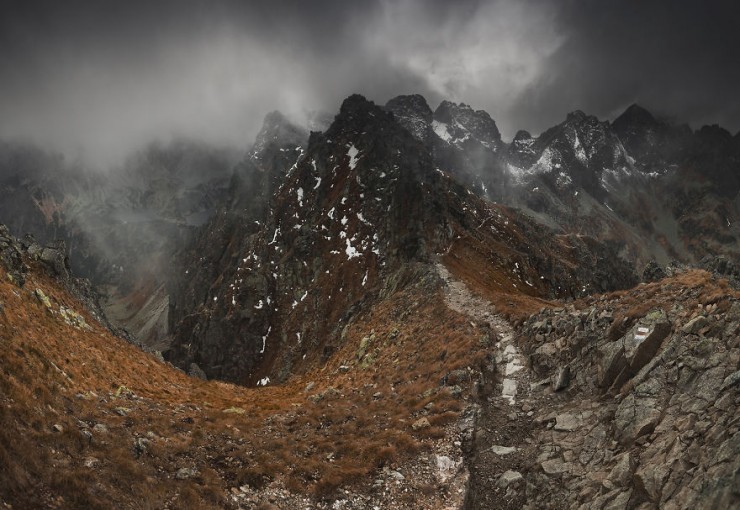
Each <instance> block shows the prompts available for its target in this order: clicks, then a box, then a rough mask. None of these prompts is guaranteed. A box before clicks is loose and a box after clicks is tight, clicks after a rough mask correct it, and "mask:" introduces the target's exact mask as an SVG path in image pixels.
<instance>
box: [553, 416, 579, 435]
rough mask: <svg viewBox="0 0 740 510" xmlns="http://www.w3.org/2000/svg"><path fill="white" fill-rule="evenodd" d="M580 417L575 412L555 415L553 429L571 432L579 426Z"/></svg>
mask: <svg viewBox="0 0 740 510" xmlns="http://www.w3.org/2000/svg"><path fill="white" fill-rule="evenodd" d="M581 423H582V422H581V418H580V416H577V415H575V414H571V413H563V414H559V415H557V416H556V417H555V425H554V426H553V429H554V430H558V431H561V432H572V431H574V430H576V429H578V428H580V426H581Z"/></svg>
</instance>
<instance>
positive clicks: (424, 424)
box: [411, 416, 432, 430]
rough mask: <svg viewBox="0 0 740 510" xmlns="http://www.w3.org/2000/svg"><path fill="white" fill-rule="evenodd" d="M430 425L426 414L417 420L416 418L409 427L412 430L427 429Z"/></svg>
mask: <svg viewBox="0 0 740 510" xmlns="http://www.w3.org/2000/svg"><path fill="white" fill-rule="evenodd" d="M431 426H432V424H431V423H429V418H427V417H426V416H425V417H422V418H419V419H418V420H416V421H415V422H414V423H412V424H411V428H412V429H413V430H422V429H428V428H429V427H431Z"/></svg>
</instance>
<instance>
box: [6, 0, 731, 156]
mask: <svg viewBox="0 0 740 510" xmlns="http://www.w3.org/2000/svg"><path fill="white" fill-rule="evenodd" d="M736 4H737V2H730V1H728V2H718V1H715V2H711V1H699V0H697V1H694V2H686V1H681V0H671V1H650V0H640V1H609V0H603V1H596V0H594V1H575V0H569V1H566V0H564V1H556V0H542V1H538V0H530V1H523V0H511V1H508V0H503V1H482V0H481V1H459V0H458V1H452V0H436V1H431V0H428V1H423V0H410V1H390V0H388V1H369V0H363V1H349V0H341V1H328V0H326V1H308V0H304V1H277V0H271V1H264V2H248V1H241V2H237V1H233V2H228V1H216V0H207V1H206V0H203V1H196V0H177V1H176V0H172V1H154V0H147V1H134V0H116V1H108V0H90V1H84V2H83V1H75V0H64V1H59V0H53V1H48V2H39V1H33V0H21V1H17V2H16V1H8V0H0V6H2V7H0V9H1V11H0V138H6V139H9V138H18V137H25V138H29V139H32V140H34V141H36V142H37V143H40V144H43V145H45V146H49V147H54V148H56V149H58V150H63V151H65V153H67V154H68V155H70V156H75V157H76V156H87V157H91V158H92V160H93V161H96V162H97V163H98V164H103V162H105V161H114V160H115V159H116V158H120V157H121V156H122V155H123V154H125V153H126V152H128V151H130V150H132V149H133V148H135V147H137V146H140V145H142V144H144V143H146V142H148V141H149V140H151V139H153V138H164V139H167V138H168V137H171V136H188V137H194V138H200V139H205V140H207V141H209V142H214V143H219V144H229V145H235V146H239V147H244V148H245V149H246V148H247V147H248V146H249V145H250V144H251V142H252V141H253V138H254V135H255V134H256V132H257V130H258V129H259V127H260V125H261V123H262V119H263V117H264V115H265V114H266V113H267V112H268V111H270V110H273V109H278V110H281V111H283V112H284V113H286V114H289V115H292V116H294V117H295V118H298V119H300V118H302V117H305V114H306V112H309V111H312V110H327V111H330V112H335V111H337V109H338V106H339V105H340V104H341V101H342V99H343V98H344V97H346V96H348V95H349V94H351V93H354V92H359V93H362V94H364V95H366V96H367V97H368V98H369V99H372V100H374V101H376V102H378V103H381V104H382V103H385V102H386V101H387V100H388V99H390V98H391V97H393V96H396V95H399V94H409V93H421V94H423V95H424V96H425V97H426V98H427V100H428V102H429V103H430V106H431V107H432V108H436V106H437V104H438V103H439V101H440V100H441V99H444V98H447V99H451V100H454V101H458V102H459V101H462V102H465V103H468V104H470V105H471V106H473V107H474V108H476V109H484V110H486V111H488V112H489V113H490V114H491V116H492V117H493V118H494V119H495V120H496V122H497V124H498V125H499V128H500V129H501V131H502V133H503V135H504V137H505V138H511V136H513V134H514V133H515V132H516V131H517V130H518V129H527V130H529V131H531V132H533V133H538V132H540V131H542V130H543V129H545V128H547V127H549V126H552V125H554V124H556V123H558V122H561V121H562V120H563V119H564V118H565V115H566V114H567V112H569V111H572V110H574V109H581V110H583V111H585V112H587V113H591V114H595V115H597V116H599V117H600V118H605V119H612V118H614V117H615V116H616V115H618V114H619V113H620V112H621V111H622V110H624V109H625V108H626V107H627V106H629V105H630V104H631V103H633V102H638V103H640V104H642V105H643V106H645V107H647V108H648V109H650V110H651V111H653V112H654V113H656V114H660V115H665V116H670V117H673V118H675V119H676V120H678V121H684V122H689V123H690V124H691V125H692V127H694V128H698V127H699V126H701V125H702V124H707V123H719V124H721V125H723V126H725V127H726V128H727V129H729V130H730V131H731V132H732V133H733V134H734V133H736V132H737V131H738V130H739V129H740V50H738V48H740V41H739V40H738V35H737V34H738V33H740V30H738V28H737V27H739V26H740V14H739V13H740V9H738V7H736V6H735V5H736Z"/></svg>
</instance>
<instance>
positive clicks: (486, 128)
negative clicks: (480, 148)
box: [434, 101, 501, 150]
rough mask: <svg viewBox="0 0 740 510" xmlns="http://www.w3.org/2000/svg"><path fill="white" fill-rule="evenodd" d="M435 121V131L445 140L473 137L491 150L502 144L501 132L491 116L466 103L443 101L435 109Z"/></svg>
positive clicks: (461, 139)
mask: <svg viewBox="0 0 740 510" xmlns="http://www.w3.org/2000/svg"><path fill="white" fill-rule="evenodd" d="M434 122H435V126H434V131H435V132H436V133H437V135H438V136H439V137H440V138H442V139H443V140H445V141H449V142H452V143H455V142H457V143H461V142H464V141H466V140H467V139H468V138H473V139H475V140H477V141H479V142H480V143H481V144H483V145H484V146H486V147H488V148H489V149H491V150H496V149H497V148H498V147H499V146H500V145H501V133H500V132H499V130H498V127H497V126H496V122H494V120H493V119H492V118H491V116H490V115H489V114H488V113H487V112H486V111H484V110H473V109H472V108H471V107H470V105H467V104H465V103H459V104H456V103H453V102H451V101H442V103H440V105H439V106H438V107H437V109H436V110H435V111H434Z"/></svg>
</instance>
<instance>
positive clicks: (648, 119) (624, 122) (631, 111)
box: [612, 103, 660, 132]
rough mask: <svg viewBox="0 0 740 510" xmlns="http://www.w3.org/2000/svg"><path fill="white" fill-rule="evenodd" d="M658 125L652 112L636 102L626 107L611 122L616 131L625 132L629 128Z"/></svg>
mask: <svg viewBox="0 0 740 510" xmlns="http://www.w3.org/2000/svg"><path fill="white" fill-rule="evenodd" d="M658 125H660V122H658V121H657V120H656V119H655V117H653V114H652V113H650V112H649V111H647V110H646V109H645V108H643V107H642V106H640V105H638V104H637V103H633V104H631V105H630V106H629V107H627V109H626V110H625V111H624V112H623V113H622V114H621V115H620V116H619V117H617V118H616V119H614V122H612V126H613V127H614V129H615V130H617V132H625V131H627V130H629V129H636V128H638V127H642V128H651V127H652V128H655V127H657V126H658Z"/></svg>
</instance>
